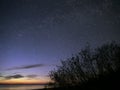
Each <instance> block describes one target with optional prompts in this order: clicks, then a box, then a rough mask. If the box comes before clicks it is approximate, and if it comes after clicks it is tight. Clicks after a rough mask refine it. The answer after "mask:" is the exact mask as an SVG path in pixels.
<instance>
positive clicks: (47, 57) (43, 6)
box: [0, 0, 120, 84]
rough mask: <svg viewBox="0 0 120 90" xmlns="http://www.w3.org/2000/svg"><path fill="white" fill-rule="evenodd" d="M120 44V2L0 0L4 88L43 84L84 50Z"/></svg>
mask: <svg viewBox="0 0 120 90" xmlns="http://www.w3.org/2000/svg"><path fill="white" fill-rule="evenodd" d="M111 41H116V42H119V41H120V0H0V84H2V83H4V84H16V83H18V84H20V83H21V84H30V83H31V84H37V83H46V82H49V81H50V78H49V77H48V73H49V71H50V70H52V69H53V68H55V66H56V65H59V63H60V60H61V59H66V58H67V57H69V56H71V55H72V54H75V53H77V52H79V50H80V49H81V48H83V47H84V46H85V45H86V43H87V42H88V43H90V45H91V46H92V47H96V46H99V45H101V44H103V43H106V42H111Z"/></svg>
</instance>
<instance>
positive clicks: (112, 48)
mask: <svg viewBox="0 0 120 90" xmlns="http://www.w3.org/2000/svg"><path fill="white" fill-rule="evenodd" d="M119 72H120V45H119V44H117V43H115V42H112V43H107V44H104V45H102V46H101V47H97V48H95V49H91V48H90V46H89V45H88V46H86V47H85V48H84V49H82V50H81V51H80V52H79V53H78V54H76V55H74V56H72V57H71V58H68V59H66V60H62V61H61V65H60V66H57V67H56V69H54V70H53V71H51V72H50V74H49V75H50V78H51V79H52V80H53V81H54V88H53V89H60V90H62V89H71V90H73V89H74V90H75V89H81V90H84V89H94V90H102V89H108V88H113V90H114V89H116V88H120V84H119V83H120V74H119Z"/></svg>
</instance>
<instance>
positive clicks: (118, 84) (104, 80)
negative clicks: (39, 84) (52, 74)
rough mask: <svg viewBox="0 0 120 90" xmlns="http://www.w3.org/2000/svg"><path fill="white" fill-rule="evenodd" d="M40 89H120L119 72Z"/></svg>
mask: <svg viewBox="0 0 120 90" xmlns="http://www.w3.org/2000/svg"><path fill="white" fill-rule="evenodd" d="M36 90H41V89H36ZM42 90H120V72H115V73H112V74H109V75H107V76H100V78H99V79H93V80H90V81H89V82H87V83H84V84H83V85H81V86H74V87H59V88H49V89H42Z"/></svg>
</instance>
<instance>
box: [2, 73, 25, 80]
mask: <svg viewBox="0 0 120 90" xmlns="http://www.w3.org/2000/svg"><path fill="white" fill-rule="evenodd" d="M23 77H24V76H23V75H20V74H16V75H11V76H5V77H4V78H5V79H19V78H23Z"/></svg>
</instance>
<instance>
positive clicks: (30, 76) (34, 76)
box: [26, 74, 37, 78]
mask: <svg viewBox="0 0 120 90" xmlns="http://www.w3.org/2000/svg"><path fill="white" fill-rule="evenodd" d="M26 77H28V78H36V77H37V75H34V74H32V75H27V76H26Z"/></svg>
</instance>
